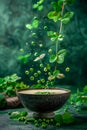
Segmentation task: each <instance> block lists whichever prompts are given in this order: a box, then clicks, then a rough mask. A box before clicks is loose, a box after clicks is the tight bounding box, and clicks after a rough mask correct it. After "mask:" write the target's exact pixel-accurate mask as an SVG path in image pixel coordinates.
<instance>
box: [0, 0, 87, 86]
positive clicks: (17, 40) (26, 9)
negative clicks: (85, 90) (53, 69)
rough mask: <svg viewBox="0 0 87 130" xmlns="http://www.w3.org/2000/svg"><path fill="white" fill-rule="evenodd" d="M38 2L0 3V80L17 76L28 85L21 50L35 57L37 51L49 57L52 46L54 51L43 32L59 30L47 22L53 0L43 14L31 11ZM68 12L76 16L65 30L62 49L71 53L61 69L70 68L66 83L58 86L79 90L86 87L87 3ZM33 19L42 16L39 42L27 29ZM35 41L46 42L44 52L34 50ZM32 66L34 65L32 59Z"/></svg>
mask: <svg viewBox="0 0 87 130" xmlns="http://www.w3.org/2000/svg"><path fill="white" fill-rule="evenodd" d="M36 1H37V0H34V1H33V0H0V77H3V76H6V75H10V74H13V73H17V74H18V75H19V76H22V77H23V80H24V81H25V82H26V80H25V76H24V73H23V71H24V69H25V68H24V66H23V65H22V63H21V62H19V61H18V60H17V57H18V55H19V54H20V51H19V49H20V48H24V49H25V50H26V52H31V53H34V51H35V50H38V51H39V52H40V53H41V51H42V52H46V53H47V50H48V48H49V46H51V48H53V44H50V41H49V38H47V35H46V31H45V30H43V26H45V25H48V27H49V29H51V28H53V27H54V30H55V29H56V25H54V24H53V22H48V20H47V18H46V17H45V16H46V14H47V12H48V11H49V9H50V6H49V5H50V2H51V0H45V2H44V10H43V11H42V13H38V12H37V11H36V10H32V5H33V3H34V2H36ZM67 9H68V10H72V11H74V13H75V14H74V17H73V19H72V20H71V22H70V23H69V24H68V25H67V26H65V27H64V32H65V33H66V34H65V38H64V41H63V42H62V44H61V47H62V48H67V50H68V53H67V55H66V58H65V62H64V64H63V65H62V67H60V69H62V70H63V69H64V68H65V67H66V66H69V67H70V72H69V73H68V74H66V78H65V79H64V80H61V81H59V84H68V85H74V86H77V87H80V86H84V85H86V84H87V1H86V0H76V1H75V4H74V5H73V6H70V7H68V8H67ZM34 15H37V16H39V18H40V20H41V25H40V27H39V28H38V30H36V31H37V32H36V33H37V35H38V37H37V38H36V39H34V38H33V37H32V36H31V32H30V31H28V30H27V29H26V28H25V25H26V24H27V23H30V22H31V20H32V18H33V16H34ZM32 40H35V41H37V42H38V44H39V43H41V42H43V44H44V48H43V50H41V49H40V48H39V47H38V44H37V46H34V47H32V45H31V42H32ZM26 43H27V44H28V45H27V46H26ZM38 48H39V49H38ZM45 60H46V59H45ZM29 64H32V56H31V59H30V62H29Z"/></svg>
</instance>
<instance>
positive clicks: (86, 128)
mask: <svg viewBox="0 0 87 130" xmlns="http://www.w3.org/2000/svg"><path fill="white" fill-rule="evenodd" d="M16 110H21V109H11V110H10V109H9V110H4V111H0V130H43V129H42V128H41V127H35V126H34V125H33V124H31V123H29V124H23V123H22V122H19V121H16V120H11V119H10V118H9V115H8V112H9V111H16ZM23 110H24V109H23ZM46 130H87V119H84V121H82V122H81V121H80V122H79V121H78V123H77V124H75V125H71V126H61V127H55V126H52V125H51V126H48V127H47V128H46Z"/></svg>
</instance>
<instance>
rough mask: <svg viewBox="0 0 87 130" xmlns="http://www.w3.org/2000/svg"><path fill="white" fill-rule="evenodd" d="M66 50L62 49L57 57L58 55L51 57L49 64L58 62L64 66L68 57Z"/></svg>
mask: <svg viewBox="0 0 87 130" xmlns="http://www.w3.org/2000/svg"><path fill="white" fill-rule="evenodd" d="M66 52H67V51H66V49H61V50H59V51H58V53H57V55H56V54H52V55H51V56H50V59H49V62H50V63H54V62H57V63H58V64H62V63H63V62H64V57H65V55H66Z"/></svg>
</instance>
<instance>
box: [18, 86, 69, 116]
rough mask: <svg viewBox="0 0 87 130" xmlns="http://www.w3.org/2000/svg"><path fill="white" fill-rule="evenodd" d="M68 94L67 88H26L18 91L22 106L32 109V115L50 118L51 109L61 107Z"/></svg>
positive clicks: (51, 114) (52, 114)
mask: <svg viewBox="0 0 87 130" xmlns="http://www.w3.org/2000/svg"><path fill="white" fill-rule="evenodd" d="M37 92H50V94H37ZM69 96H70V90H67V89H60V88H55V89H28V90H23V91H19V92H18V97H19V98H20V100H21V103H22V104H23V106H24V107H25V108H27V109H29V110H31V111H34V112H35V113H34V117H40V118H52V117H54V113H53V111H55V110H57V109H59V108H61V107H62V106H63V105H64V103H65V102H66V101H67V99H68V98H69Z"/></svg>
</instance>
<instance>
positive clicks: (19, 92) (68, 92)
mask: <svg viewBox="0 0 87 130" xmlns="http://www.w3.org/2000/svg"><path fill="white" fill-rule="evenodd" d="M27 90H36V91H38V90H43V91H44V90H63V91H65V92H63V93H51V94H36V93H33V94H32V93H31V94H30V93H26V94H25V93H22V92H23V91H27ZM17 94H18V95H20V94H22V95H34V96H43V95H45V96H50V95H52V96H53V95H63V94H71V90H69V89H65V88H58V87H57V88H46V89H44V88H28V89H23V90H19V91H17Z"/></svg>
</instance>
